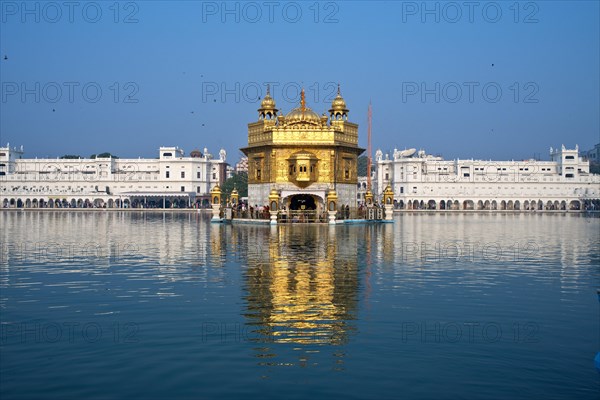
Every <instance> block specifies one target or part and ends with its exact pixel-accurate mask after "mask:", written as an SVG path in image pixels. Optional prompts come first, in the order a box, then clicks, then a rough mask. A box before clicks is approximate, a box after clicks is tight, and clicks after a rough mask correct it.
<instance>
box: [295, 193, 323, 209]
mask: <svg viewBox="0 0 600 400" xmlns="http://www.w3.org/2000/svg"><path fill="white" fill-rule="evenodd" d="M316 209H317V204H316V203H315V198H314V197H313V196H311V195H309V194H297V195H295V196H292V198H291V200H290V210H306V211H309V210H316Z"/></svg>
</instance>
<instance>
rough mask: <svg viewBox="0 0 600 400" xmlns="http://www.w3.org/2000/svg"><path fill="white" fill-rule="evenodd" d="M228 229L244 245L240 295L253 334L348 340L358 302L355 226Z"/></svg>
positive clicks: (282, 339) (272, 338)
mask: <svg viewBox="0 0 600 400" xmlns="http://www.w3.org/2000/svg"><path fill="white" fill-rule="evenodd" d="M232 234H233V237H234V238H236V237H237V239H238V240H239V242H241V243H242V245H243V246H247V248H248V257H247V264H248V266H247V271H246V273H245V274H244V280H245V285H244V286H245V292H246V293H245V296H244V299H245V301H246V304H247V313H246V314H245V316H246V318H247V320H248V322H247V323H248V324H249V326H250V329H249V331H250V335H249V336H250V337H251V339H252V340H256V341H257V342H274V343H297V344H340V343H344V342H346V341H347V339H348V334H349V333H350V332H351V331H352V330H353V329H354V327H353V324H352V321H353V320H355V319H356V313H357V307H358V289H359V267H358V260H357V255H356V249H357V246H358V236H357V231H356V230H343V231H340V230H335V229H333V228H332V229H329V228H327V227H322V226H320V227H319V226H305V227H302V228H299V227H284V226H280V227H279V228H271V229H261V228H259V227H248V229H235V230H233V231H232ZM234 240H235V239H234Z"/></svg>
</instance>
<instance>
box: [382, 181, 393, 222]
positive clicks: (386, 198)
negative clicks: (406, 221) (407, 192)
mask: <svg viewBox="0 0 600 400" xmlns="http://www.w3.org/2000/svg"><path fill="white" fill-rule="evenodd" d="M383 208H384V209H385V219H386V221H391V220H392V219H393V213H394V191H393V190H392V188H391V187H390V185H387V186H386V188H385V190H384V191H383Z"/></svg>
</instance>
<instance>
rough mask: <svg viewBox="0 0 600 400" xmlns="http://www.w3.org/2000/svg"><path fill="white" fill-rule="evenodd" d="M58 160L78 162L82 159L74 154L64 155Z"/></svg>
mask: <svg viewBox="0 0 600 400" xmlns="http://www.w3.org/2000/svg"><path fill="white" fill-rule="evenodd" d="M60 158H61V159H63V160H78V159H80V158H83V157H81V156H76V155H74V154H65V155H64V156H61V157H60Z"/></svg>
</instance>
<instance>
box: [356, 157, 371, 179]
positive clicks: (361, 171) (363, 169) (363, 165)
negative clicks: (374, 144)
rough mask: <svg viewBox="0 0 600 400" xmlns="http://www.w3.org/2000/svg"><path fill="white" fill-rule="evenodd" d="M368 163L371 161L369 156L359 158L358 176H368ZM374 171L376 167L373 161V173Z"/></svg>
mask: <svg viewBox="0 0 600 400" xmlns="http://www.w3.org/2000/svg"><path fill="white" fill-rule="evenodd" d="M368 161H369V158H368V157H367V156H360V157H358V163H357V169H358V171H357V172H358V176H367V164H368ZM374 169H375V166H374V165H373V160H371V171H373V170H374Z"/></svg>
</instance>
